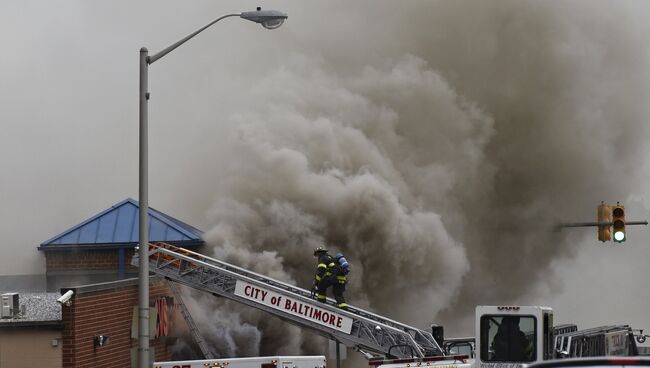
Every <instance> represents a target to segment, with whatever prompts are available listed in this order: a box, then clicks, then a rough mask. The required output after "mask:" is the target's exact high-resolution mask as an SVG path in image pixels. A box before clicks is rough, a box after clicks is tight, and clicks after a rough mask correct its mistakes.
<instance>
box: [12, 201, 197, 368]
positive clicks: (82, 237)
mask: <svg viewBox="0 0 650 368" xmlns="http://www.w3.org/2000/svg"><path fill="white" fill-rule="evenodd" d="M138 211H139V206H138V202H137V201H135V200H133V199H126V200H124V201H122V202H120V203H117V204H116V205H114V206H112V207H110V208H108V209H106V210H104V211H102V212H100V213H99V214H97V215H95V216H93V217H91V218H89V219H87V220H85V221H83V222H82V223H80V224H78V225H76V226H73V227H72V228H70V229H68V230H66V231H64V232H62V233H61V234H59V235H57V236H55V237H53V238H51V239H49V240H47V241H45V242H43V243H42V244H41V245H40V246H39V247H38V249H39V251H42V252H44V254H45V258H46V286H47V290H48V291H52V292H42V293H26V292H24V291H23V292H21V293H19V294H18V295H19V300H20V308H13V309H12V311H13V310H15V309H17V310H18V311H17V312H16V311H14V312H15V313H14V312H12V313H14V314H12V315H11V316H9V317H8V318H0V368H3V367H23V366H24V367H28V366H29V367H34V366H38V367H43V368H61V367H65V368H68V367H93V368H100V367H131V366H133V367H135V366H137V364H136V362H137V344H138V341H137V337H138V330H137V329H138V323H137V320H138V308H137V306H138V279H137V278H129V277H132V276H137V271H138V270H137V268H135V267H132V266H131V265H130V262H131V258H132V256H133V253H134V248H135V246H136V245H137V243H138V228H139V226H138ZM149 219H150V220H149V238H150V239H151V241H152V242H155V241H163V242H167V243H172V244H175V245H177V246H181V247H185V248H190V249H193V250H198V249H197V248H199V247H200V246H201V245H203V240H202V232H201V231H200V230H198V229H196V228H194V227H192V226H190V225H188V224H186V223H184V222H182V221H179V220H177V219H175V218H173V217H171V216H168V215H166V214H164V213H162V212H159V211H156V210H154V209H152V208H149ZM75 285H82V286H75ZM14 287H16V285H15V284H14ZM5 290H6V291H20V290H19V289H18V288H16V289H14V290H7V289H5ZM68 290H72V291H73V294H72V297H71V299H70V300H69V302H67V303H65V304H64V305H61V304H60V303H59V302H57V298H58V297H60V296H61V295H62V294H64V293H65V292H66V291H68ZM149 297H150V298H149V304H150V306H151V308H150V315H149V320H150V352H151V354H152V356H151V361H168V360H171V359H172V356H171V349H170V346H171V344H173V343H174V342H176V339H177V338H176V337H174V336H173V335H174V333H175V331H178V330H186V329H187V327H186V326H185V325H184V322H183V319H182V317H180V315H179V312H178V311H177V309H176V307H175V301H174V297H173V293H172V291H171V289H170V288H169V285H168V283H167V281H165V280H164V279H161V278H159V277H151V279H150V290H149ZM3 316H4V314H3ZM5 317H6V316H5ZM174 321H177V323H179V324H183V326H177V327H179V329H174V328H173V327H174V325H173V323H174ZM178 321H180V322H178Z"/></svg>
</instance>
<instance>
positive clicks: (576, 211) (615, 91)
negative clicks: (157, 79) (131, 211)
mask: <svg viewBox="0 0 650 368" xmlns="http://www.w3.org/2000/svg"><path fill="white" fill-rule="evenodd" d="M627 5H629V4H627ZM398 7H399V9H397V8H398ZM398 10H399V11H398ZM633 11H634V9H633V8H632V7H631V6H628V7H623V6H620V5H619V4H618V3H617V5H616V8H613V7H612V6H611V5H609V4H607V3H598V6H594V3H591V2H590V3H580V2H577V3H570V4H568V3H565V2H561V3H560V2H544V3H541V2H534V3H533V2H521V1H513V2H510V1H500V2H489V3H488V2H472V3H467V2H463V3H459V2H453V1H450V2H443V3H435V4H422V3H408V4H405V3H402V2H400V3H399V5H397V4H392V5H387V6H386V7H383V8H381V9H379V10H370V13H369V14H366V15H367V16H373V17H375V18H374V19H375V21H374V22H373V24H381V25H382V26H386V25H387V24H390V23H393V26H392V27H388V28H389V30H390V31H385V30H384V31H382V30H379V29H376V31H377V33H375V35H376V36H377V37H382V36H384V35H386V43H387V45H388V46H387V49H389V50H390V51H391V52H392V53H394V54H393V55H386V56H383V57H382V53H381V52H368V55H372V58H368V59H367V60H362V61H360V62H356V60H360V59H363V58H362V57H361V56H359V55H358V54H356V55H354V56H351V57H350V59H351V60H353V61H349V62H348V63H347V64H346V65H345V68H342V69H340V70H339V69H337V65H338V64H336V63H337V62H338V61H339V59H340V58H342V56H341V55H340V54H339V55H335V56H332V57H331V59H329V58H328V57H327V55H328V54H327V50H328V49H327V48H328V47H333V46H331V45H328V44H327V43H326V42H325V43H324V44H325V45H326V46H325V49H326V51H325V52H323V54H324V55H325V56H322V55H320V56H314V55H311V54H303V55H294V56H293V57H292V58H291V62H289V63H288V64H287V65H286V66H285V67H283V68H280V69H278V70H275V71H274V72H272V73H270V74H269V75H268V76H266V77H265V78H264V79H263V80H261V81H260V82H259V83H258V84H257V85H256V86H255V87H254V88H252V89H251V91H250V94H249V95H248V96H247V97H249V98H250V99H251V100H252V101H256V104H255V105H254V107H251V106H248V107H247V108H245V109H241V110H240V112H239V113H237V114H235V115H233V116H231V117H230V119H229V126H230V131H229V133H228V140H227V143H226V148H227V149H226V150H224V151H227V152H228V155H227V156H222V157H216V158H215V166H214V169H215V170H218V172H219V181H218V182H214V183H213V184H214V188H215V189H214V192H215V194H216V196H215V202H214V204H213V205H212V207H211V209H210V221H211V223H212V224H213V227H212V228H211V229H210V230H209V231H208V232H207V234H206V240H207V242H208V243H209V244H210V245H211V246H212V247H213V253H214V255H215V256H217V257H218V258H220V259H224V260H226V261H229V262H233V263H236V264H239V265H242V266H244V267H247V268H250V269H252V270H254V271H256V272H260V273H263V274H267V275H269V276H271V277H275V278H279V279H281V280H284V281H287V282H291V283H295V284H298V285H301V286H303V287H308V286H309V285H310V283H311V278H312V276H313V272H314V260H313V258H312V256H311V251H312V249H313V248H314V247H316V246H318V245H320V244H322V243H325V244H327V246H328V247H329V248H331V249H333V250H342V251H343V252H344V253H345V254H346V255H347V256H348V258H349V260H351V261H352V264H353V273H352V276H351V278H350V279H351V281H350V285H349V290H348V291H347V296H348V298H349V300H350V302H351V303H352V304H355V305H358V306H361V307H364V308H369V309H371V310H373V311H375V312H378V313H381V314H385V315H387V316H390V317H392V318H395V319H398V320H402V321H404V322H407V323H412V324H415V325H418V326H425V325H426V324H427V323H428V322H431V321H433V320H436V319H437V320H443V321H444V322H450V321H454V322H459V321H465V322H467V321H468V319H467V317H468V316H471V312H472V309H473V307H474V306H475V305H476V304H492V303H499V304H503V303H514V302H525V300H524V299H525V297H526V296H527V295H528V294H527V293H529V291H530V289H531V285H533V284H534V283H536V282H539V281H540V279H541V278H542V275H544V274H545V272H546V271H547V270H548V267H549V264H551V262H552V261H553V260H554V259H556V258H558V257H563V256H570V255H571V254H572V250H571V244H572V243H573V242H576V241H579V240H580V237H578V236H568V235H567V233H566V232H562V233H557V232H553V231H552V229H553V225H554V224H556V223H557V222H558V221H572V220H591V219H592V218H591V216H592V211H588V212H585V211H584V209H585V208H588V209H592V208H594V207H595V204H597V203H598V201H599V200H601V199H604V200H608V201H611V200H612V199H613V200H616V198H620V197H624V196H625V195H626V194H627V193H628V192H630V191H633V190H634V189H635V188H638V185H639V178H638V177H637V176H636V175H635V174H634V171H633V170H632V168H634V167H635V165H638V164H639V163H640V155H639V150H640V147H641V146H642V144H643V142H644V141H645V140H646V139H647V133H648V132H647V128H645V124H644V123H643V119H644V117H645V116H647V115H648V112H649V111H648V107H646V106H647V104H646V103H645V101H647V98H648V93H647V85H648V83H647V82H648V75H647V67H646V66H647V61H648V60H647V50H646V49H639V48H638V45H642V44H643V42H642V36H641V35H642V34H643V33H642V32H639V33H638V34H637V33H635V29H634V26H635V25H639V24H640V23H638V22H639V21H640V19H637V18H636V17H635V15H634V14H633ZM359 14H361V13H359ZM382 20H383V22H382ZM395 24H400V25H401V26H402V28H399V29H397V28H395V27H396V26H395ZM374 27H377V26H370V31H372V30H375V29H374ZM390 32H393V33H390ZM402 40H404V42H403V43H401V44H399V45H398V43H399V42H398V41H402ZM342 43H343V45H342V49H343V50H345V51H346V52H347V53H350V52H352V51H351V49H350V45H349V43H345V41H342ZM371 51H376V50H371ZM356 52H357V53H358V52H359V50H357V51H356ZM400 55H401V56H400ZM614 163H620V164H619V165H614ZM605 173H606V174H605ZM622 176H624V177H626V181H625V182H621V181H620V180H619V179H618V178H619V177H622ZM585 214H586V215H587V216H590V217H589V218H588V219H584V216H585ZM550 284H552V283H550ZM211 303H214V305H212V306H211V307H209V308H210V309H214V310H218V311H219V312H218V313H219V316H212V317H213V318H215V317H216V318H217V320H218V321H219V322H218V325H217V326H215V327H217V328H223V327H226V329H222V330H221V331H222V332H221V333H223V331H233V333H232V334H230V335H228V336H223V335H222V336H219V338H218V339H217V341H227V342H228V344H226V346H227V347H228V349H226V350H224V351H223V354H230V353H233V352H235V353H238V354H240V355H241V353H242V351H241V350H232V349H235V346H236V347H237V349H244V347H242V346H239V345H237V344H236V341H237V340H238V339H237V334H238V332H237V331H238V330H237V328H243V327H242V326H244V327H246V326H249V325H250V326H258V327H257V330H259V331H261V333H260V334H259V335H256V334H255V335H254V336H255V338H251V339H247V343H251V341H252V345H255V343H256V342H257V341H259V342H260V345H259V346H260V347H259V349H260V350H259V351H257V350H254V349H250V347H247V348H246V349H250V350H248V352H250V353H251V354H255V353H264V352H269V353H276V352H287V353H294V354H297V353H305V352H307V353H309V352H314V351H317V350H318V349H319V347H320V346H321V345H319V344H322V342H321V341H320V340H318V339H314V338H313V336H312V335H309V334H306V333H304V332H301V331H300V330H298V329H296V328H294V327H289V326H288V325H286V324H282V323H280V322H279V321H276V320H274V319H269V318H268V316H266V315H263V314H260V313H257V312H255V311H250V310H247V309H241V308H240V307H239V306H235V305H230V304H229V303H224V302H219V301H217V302H211ZM215 313H216V312H215ZM463 318H464V319H463ZM456 329H457V330H458V329H461V328H459V327H456ZM245 330H246V329H245ZM246 331H248V330H246ZM452 331H454V329H453V328H452ZM456 332H459V331H456ZM462 332H464V333H468V330H467V329H465V330H464V331H462ZM226 334H228V333H227V332H226ZM233 343H235V344H234V345H233Z"/></svg>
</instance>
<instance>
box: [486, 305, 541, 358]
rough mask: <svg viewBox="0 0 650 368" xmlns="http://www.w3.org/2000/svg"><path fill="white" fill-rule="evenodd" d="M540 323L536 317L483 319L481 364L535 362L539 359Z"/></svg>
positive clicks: (491, 317)
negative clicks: (537, 337) (538, 330)
mask: <svg viewBox="0 0 650 368" xmlns="http://www.w3.org/2000/svg"><path fill="white" fill-rule="evenodd" d="M536 326H537V321H536V319H535V317H534V316H513V315H508V316H504V315H484V316H482V317H481V352H480V354H481V360H482V361H484V362H532V361H534V360H535V357H536V356H537V351H536V336H537V327H536Z"/></svg>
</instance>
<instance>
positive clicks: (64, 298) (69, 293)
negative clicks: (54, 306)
mask: <svg viewBox="0 0 650 368" xmlns="http://www.w3.org/2000/svg"><path fill="white" fill-rule="evenodd" d="M73 294H74V291H72V290H68V291H66V292H65V294H63V295H61V297H60V298H59V299H57V300H56V301H57V302H59V303H60V304H65V305H70V299H72V295H73Z"/></svg>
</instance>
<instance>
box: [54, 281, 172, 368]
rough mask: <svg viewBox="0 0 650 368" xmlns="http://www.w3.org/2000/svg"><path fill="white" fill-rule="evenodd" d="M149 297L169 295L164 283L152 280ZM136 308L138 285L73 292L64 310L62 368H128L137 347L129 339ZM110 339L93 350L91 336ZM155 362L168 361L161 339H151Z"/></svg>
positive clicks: (168, 357)
mask: <svg viewBox="0 0 650 368" xmlns="http://www.w3.org/2000/svg"><path fill="white" fill-rule="evenodd" d="M149 294H150V297H151V298H157V297H161V296H171V295H172V293H171V290H169V288H168V286H167V284H166V282H164V281H163V280H160V279H153V280H152V284H151V286H150V289H149ZM137 305H138V288H137V285H133V284H131V285H128V286H123V287H114V288H111V289H108V290H100V291H91V292H84V291H83V289H80V291H79V293H77V292H75V295H74V296H73V300H72V304H71V305H70V306H64V307H63V336H62V337H63V344H62V345H63V346H62V348H63V351H62V353H63V367H64V368H65V367H92V368H101V367H111V368H114V367H127V368H128V367H130V366H131V348H132V347H136V348H137V346H138V342H137V339H132V338H131V324H132V318H133V307H135V306H137ZM96 335H108V336H110V342H109V344H108V345H105V346H101V347H97V348H95V347H94V344H93V337H94V336H96ZM150 346H151V347H152V348H154V349H155V353H156V357H155V360H156V361H167V360H171V353H170V350H169V348H168V346H167V345H166V344H165V340H164V339H161V338H159V339H154V338H153V336H152V337H151V340H150Z"/></svg>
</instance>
